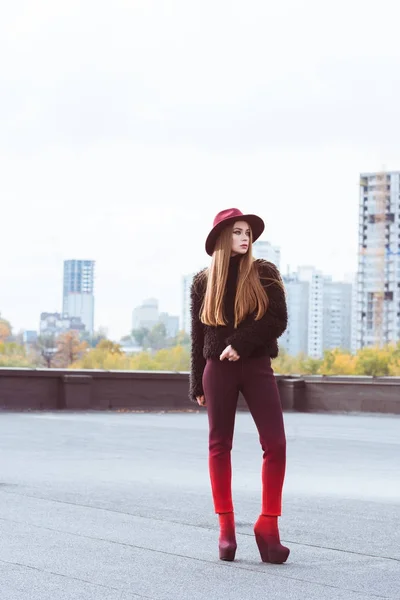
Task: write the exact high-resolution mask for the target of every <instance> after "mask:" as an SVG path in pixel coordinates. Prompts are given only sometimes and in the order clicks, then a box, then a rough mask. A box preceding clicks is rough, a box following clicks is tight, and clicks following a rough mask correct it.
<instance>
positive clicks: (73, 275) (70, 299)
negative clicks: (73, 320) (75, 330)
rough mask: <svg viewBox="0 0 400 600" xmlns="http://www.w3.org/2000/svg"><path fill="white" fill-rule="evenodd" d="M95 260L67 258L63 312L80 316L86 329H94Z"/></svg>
mask: <svg viewBox="0 0 400 600" xmlns="http://www.w3.org/2000/svg"><path fill="white" fill-rule="evenodd" d="M94 264H95V262H94V260H65V261H64V288H63V314H64V315H65V314H66V315H68V316H69V317H80V319H81V321H82V323H83V324H84V326H85V328H86V331H88V332H89V333H90V334H91V333H93V329H94Z"/></svg>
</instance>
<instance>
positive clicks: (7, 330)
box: [0, 314, 11, 342]
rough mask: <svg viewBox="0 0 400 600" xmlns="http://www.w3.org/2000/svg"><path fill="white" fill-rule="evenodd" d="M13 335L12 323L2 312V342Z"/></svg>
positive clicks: (0, 330)
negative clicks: (3, 316) (4, 317)
mask: <svg viewBox="0 0 400 600" xmlns="http://www.w3.org/2000/svg"><path fill="white" fill-rule="evenodd" d="M10 336H11V325H10V323H9V322H8V321H6V319H2V318H1V314H0V342H5V341H6V340H7V339H8V338H9V337H10Z"/></svg>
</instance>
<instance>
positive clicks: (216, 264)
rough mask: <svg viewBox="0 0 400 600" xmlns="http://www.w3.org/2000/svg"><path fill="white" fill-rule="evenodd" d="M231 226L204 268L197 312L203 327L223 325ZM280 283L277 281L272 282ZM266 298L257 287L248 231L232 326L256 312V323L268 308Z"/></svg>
mask: <svg viewBox="0 0 400 600" xmlns="http://www.w3.org/2000/svg"><path fill="white" fill-rule="evenodd" d="M232 231H233V225H232V226H229V225H228V226H227V227H225V228H224V229H223V230H222V232H221V233H220V235H219V238H218V240H217V242H216V244H215V249H214V253H213V256H212V261H211V265H210V267H209V268H208V269H206V270H205V271H204V272H203V273H204V275H203V276H204V277H206V278H207V287H206V292H205V295H204V300H203V305H202V308H201V311H200V320H201V322H202V323H204V324H205V325H211V326H213V327H216V326H217V325H226V324H227V323H226V320H225V319H226V315H225V314H224V294H225V287H226V281H227V278H228V268H229V261H230V258H231V249H232ZM272 281H276V282H277V283H280V282H279V281H278V280H272ZM268 302H269V301H268V296H267V293H266V291H265V289H264V288H263V286H262V285H261V282H260V275H259V273H258V268H257V265H256V263H255V260H254V258H253V254H252V232H251V230H250V243H249V248H248V250H247V253H246V254H245V255H244V256H243V257H242V258H241V260H240V266H239V272H238V279H237V285H236V298H235V323H234V327H235V328H236V327H237V326H238V325H239V323H241V322H242V321H243V320H244V319H245V318H246V316H247V315H248V314H249V313H252V312H255V311H257V314H256V315H255V319H256V321H257V320H259V319H261V317H262V316H263V315H264V314H265V312H266V310H267V308H268Z"/></svg>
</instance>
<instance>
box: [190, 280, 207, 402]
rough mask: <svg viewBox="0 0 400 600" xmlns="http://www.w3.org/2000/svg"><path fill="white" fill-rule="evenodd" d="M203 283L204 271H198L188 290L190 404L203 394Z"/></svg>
mask: <svg viewBox="0 0 400 600" xmlns="http://www.w3.org/2000/svg"><path fill="white" fill-rule="evenodd" d="M204 283H205V282H204V271H200V273H197V275H195V276H194V278H193V283H192V287H191V289H190V318H191V353H190V377H189V398H190V400H191V401H192V402H196V396H202V395H203V394H204V391H203V384H202V379H203V371H204V367H205V365H206V360H205V358H204V357H203V348H204V325H203V323H202V322H201V321H200V310H201V306H202V302H203V297H204V292H205V285H204Z"/></svg>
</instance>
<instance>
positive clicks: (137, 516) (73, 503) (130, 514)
mask: <svg viewBox="0 0 400 600" xmlns="http://www.w3.org/2000/svg"><path fill="white" fill-rule="evenodd" d="M1 493H4V494H9V495H12V496H21V497H24V498H33V499H34V500H43V501H44V502H54V503H56V504H66V505H68V506H78V507H81V508H90V509H92V510H99V511H100V510H103V511H105V512H111V513H114V514H118V515H126V516H129V517H135V518H137V519H146V520H148V521H161V522H162V523H173V524H175V525H181V526H183V527H195V528H197V529H206V530H207V531H216V530H217V528H216V527H207V526H204V525H196V524H195V523H185V522H184V521H176V520H174V519H162V518H160V517H147V516H144V515H136V514H134V513H130V512H125V511H123V510H116V509H114V508H105V507H103V506H94V505H92V504H81V503H79V502H71V501H68V500H58V499H56V498H43V497H42V496H33V495H31V494H20V493H15V492H6V491H4V490H1ZM0 520H6V519H4V518H2V517H0ZM15 522H18V521H15ZM236 534H237V535H244V536H247V537H253V534H250V533H244V532H243V533H242V532H238V531H236ZM281 541H283V542H285V543H288V544H295V545H296V546H305V547H307V548H319V549H321V550H331V551H333V552H341V553H343V554H354V555H356V556H364V557H366V558H380V559H382V560H389V561H394V562H400V558H396V557H394V556H382V555H380V554H367V553H364V552H357V551H355V550H345V549H343V548H332V547H331V546H321V545H318V544H310V543H305V542H295V541H293V540H289V539H286V538H281Z"/></svg>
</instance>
